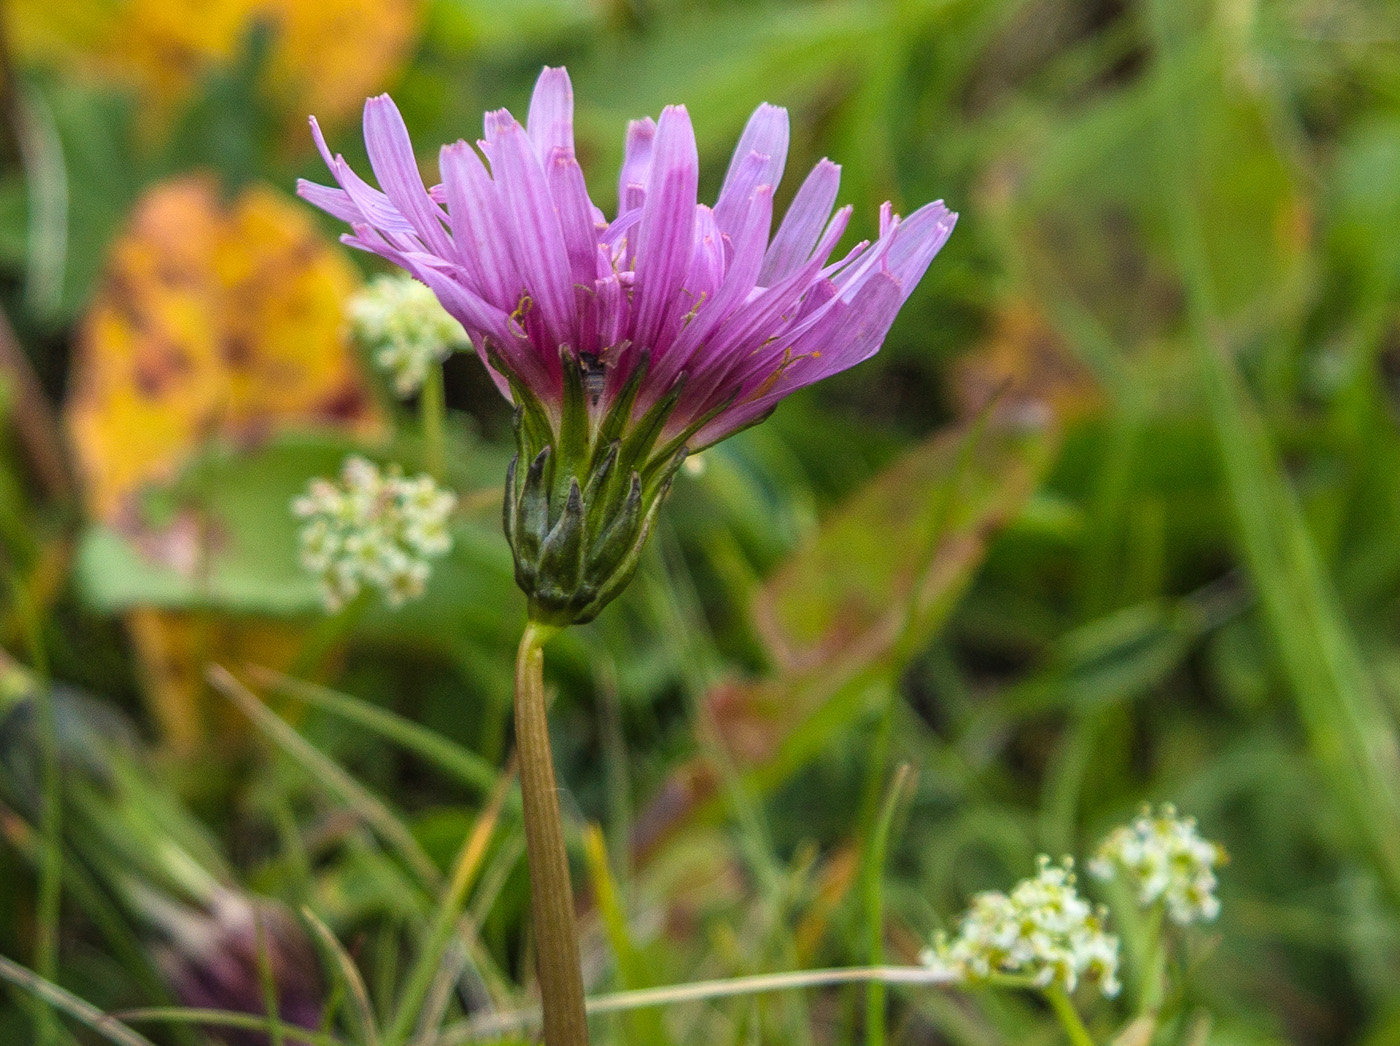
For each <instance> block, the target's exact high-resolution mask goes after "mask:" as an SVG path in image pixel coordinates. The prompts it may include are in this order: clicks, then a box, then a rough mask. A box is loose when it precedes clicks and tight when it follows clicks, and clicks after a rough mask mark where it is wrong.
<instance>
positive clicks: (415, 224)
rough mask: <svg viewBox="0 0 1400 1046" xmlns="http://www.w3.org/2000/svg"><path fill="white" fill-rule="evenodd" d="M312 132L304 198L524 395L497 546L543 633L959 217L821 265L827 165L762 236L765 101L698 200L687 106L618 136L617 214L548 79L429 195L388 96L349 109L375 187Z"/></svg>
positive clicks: (868, 313) (898, 297)
mask: <svg viewBox="0 0 1400 1046" xmlns="http://www.w3.org/2000/svg"><path fill="white" fill-rule="evenodd" d="M312 129H313V133H314V135H315V138H316V142H317V145H318V146H319V147H320V149H321V153H322V155H323V156H324V158H325V160H326V164H327V165H328V166H329V167H330V169H331V172H332V174H333V176H334V178H335V181H336V182H337V184H338V186H339V187H338V188H331V187H327V186H322V185H315V184H312V183H309V182H302V183H300V185H299V187H298V191H299V192H300V194H301V195H302V196H303V197H304V198H305V199H307V200H308V201H310V202H311V203H313V204H315V205H316V206H318V207H321V208H322V209H324V210H325V211H327V212H328V213H330V214H332V215H335V216H336V217H339V218H341V219H343V220H345V221H346V222H348V223H349V224H350V227H351V230H352V232H351V233H350V234H348V235H347V236H345V237H344V239H345V242H347V243H349V244H351V245H352V246H355V247H359V248H361V249H363V250H367V251H371V252H373V253H375V254H378V255H380V256H382V257H384V258H387V259H388V260H390V261H392V262H394V263H395V264H397V265H400V266H401V267H403V268H404V269H406V270H407V271H408V272H410V273H412V274H413V275H414V276H416V277H417V278H418V279H420V280H422V282H423V283H425V284H426V285H427V286H429V287H431V288H432V289H433V291H434V292H435V293H436V294H437V296H438V298H439V300H440V301H441V302H442V304H443V306H444V307H445V308H446V309H447V311H448V312H449V313H451V314H452V315H453V316H454V317H456V318H457V320H459V321H460V322H461V324H462V326H463V327H464V328H465V329H466V331H467V333H468V334H469V335H470V336H471V339H472V341H473V343H474V344H475V345H476V346H477V347H478V349H480V350H481V354H482V357H483V358H484V359H485V360H486V361H487V363H488V366H489V368H490V372H491V374H492V377H493V378H494V379H495V381H496V384H497V386H498V387H499V388H500V389H501V391H502V392H503V393H505V394H506V395H507V396H509V397H510V398H511V399H512V401H513V402H514V403H515V404H516V407H517V431H518V434H519V436H518V449H519V455H518V458H517V466H518V467H517V468H516V469H515V471H514V472H513V473H512V477H511V480H510V485H509V489H508V491H507V499H506V501H507V504H506V531H507V536H508V537H509V538H510V540H511V544H512V549H513V551H514V553H515V558H516V579H517V581H518V582H519V583H520V585H521V587H522V588H524V589H525V591H526V593H527V594H528V595H529V596H530V601H531V614H532V616H534V617H536V618H537V619H539V620H549V621H555V622H559V623H568V622H570V621H582V620H587V619H588V618H590V617H591V616H593V615H594V614H596V613H597V612H598V610H599V609H601V607H602V606H603V605H604V604H605V603H606V602H607V601H608V600H610V599H611V598H612V597H613V595H615V594H616V592H617V591H618V590H619V589H620V588H621V587H622V585H623V584H625V583H626V580H627V578H628V577H629V576H630V574H631V572H632V570H633V569H635V565H636V558H637V555H639V554H640V549H641V546H642V544H643V543H644V542H645V539H646V534H647V532H648V529H649V526H650V523H651V520H652V519H653V518H654V515H655V511H656V507H657V506H658V505H659V504H660V501H661V499H662V497H663V496H664V493H665V491H666V489H667V487H668V484H669V482H670V478H671V476H672V474H673V473H674V471H675V469H676V468H677V467H678V466H679V464H680V462H681V461H682V460H683V458H684V456H685V455H686V453H687V452H688V451H695V450H699V449H701V448H703V447H706V446H709V445H710V444H712V443H715V442H717V441H718V440H721V439H723V438H725V437H726V436H728V435H731V434H732V433H734V432H737V431H739V430H740V429H742V428H745V427H746V426H748V425H752V424H754V423H755V422H757V421H759V420H761V419H762V418H764V417H765V416H767V414H768V413H769V412H770V411H771V410H772V409H773V408H774V407H775V405H776V404H777V403H778V401H779V400H781V399H783V397H785V396H787V395H789V394H790V393H792V392H793V391H795V390H796V389H799V388H801V387H803V386H805V385H809V384H811V383H812V382H814V381H818V380H820V379H821V378H824V377H827V376H829V375H831V374H835V373H836V372H838V371H841V370H844V369H846V368H847V367H850V366H853V365H854V364H856V363H859V362H860V361H861V360H864V359H866V358H867V357H869V356H871V355H873V354H874V353H875V352H876V351H877V350H878V349H879V347H880V344H881V342H882V341H883V340H884V337H885V334H886V332H887V331H888V330H889V328H890V325H891V324H892V323H893V321H894V318H895V315H896V314H897V313H898V311H899V308H900V306H901V305H902V304H903V302H904V300H905V299H906V298H907V297H908V296H909V293H910V292H911V291H912V290H913V289H914V287H915V285H916V284H917V283H918V281H919V279H920V278H921V277H922V276H923V274H924V270H925V269H926V268H927V267H928V265H929V262H930V261H931V260H932V259H933V256H934V255H935V254H936V253H937V252H938V250H939V248H940V247H942V245H943V243H944V242H945V241H946V240H947V238H948V236H949V234H950V233H951V232H952V229H953V224H954V221H955V220H956V216H955V215H953V214H952V213H951V212H950V211H949V210H948V209H947V208H946V207H944V206H943V204H942V203H931V204H928V205H926V206H924V207H922V208H920V209H919V210H917V211H915V212H914V213H913V214H911V215H909V217H907V218H901V217H899V216H898V215H896V214H894V212H893V211H892V210H891V208H890V207H889V205H888V204H887V205H885V207H884V208H883V209H882V211H881V214H880V225H879V237H878V238H877V240H876V241H875V242H874V243H868V242H866V243H860V244H857V245H856V246H855V247H854V248H853V249H851V250H850V251H849V252H848V253H847V254H845V255H844V256H842V257H840V258H837V259H836V260H834V261H833V260H832V254H833V251H834V250H835V248H836V244H837V241H838V240H839V239H840V238H841V234H842V233H843V232H844V230H845V227H846V223H847V221H848V219H849V217H850V213H851V211H850V208H849V207H846V208H842V209H840V210H838V211H836V212H835V213H834V214H833V212H832V208H833V206H834V204H835V201H836V194H837V188H838V182H839V177H840V168H839V167H838V166H837V165H836V164H834V163H832V162H830V161H829V160H823V161H821V162H820V163H819V164H817V166H816V167H815V168H814V169H813V170H812V172H811V173H810V174H809V175H808V176H807V178H806V180H805V181H804V182H803V183H802V186H801V188H799V189H798V191H797V195H796V196H795V198H794V199H793V202H792V205H791V206H790V207H789V208H788V211H787V214H786V215H785V216H784V217H783V220H782V222H781V223H780V224H779V225H778V228H777V231H776V232H772V223H773V194H774V190H775V189H776V187H777V185H778V181H779V178H780V177H781V175H782V172H783V166H784V163H785V161H786V158H787V148H788V121H787V113H786V112H785V111H784V110H783V109H780V108H777V107H775V106H771V105H762V106H760V107H759V108H758V110H757V111H756V112H755V113H754V114H753V117H752V118H751V119H750V120H749V123H748V126H747V127H746V128H745V130H744V132H743V134H742V136H741V137H740V139H739V144H738V148H737V149H736V150H735V153H734V158H733V160H732V161H731V162H730V165H729V170H728V173H727V174H726V176H725V179H724V183H723V186H722V188H721V189H720V192H719V196H718V198H717V199H716V201H715V203H714V205H713V206H710V205H707V204H702V203H700V202H699V201H698V198H697V186H698V184H699V176H700V169H699V159H698V155H697V151H696V145H695V135H694V133H693V131H692V129H691V125H690V116H689V114H688V113H687V112H686V110H685V107H684V106H670V107H668V108H666V109H665V110H664V111H663V112H662V114H661V118H660V119H659V120H657V121H653V120H651V119H643V120H638V121H634V122H632V123H631V124H630V125H629V127H628V131H627V142H626V150H625V155H624V158H623V162H622V170H621V173H620V175H619V178H618V208H617V213H616V214H615V216H614V217H613V218H612V219H611V220H609V219H608V218H607V217H606V216H605V215H604V214H603V212H602V211H601V210H599V209H598V208H597V207H596V206H594V204H593V202H592V201H591V200H590V199H589V196H588V191H587V188H586V186H585V183H584V177H583V171H582V168H581V167H580V166H579V162H578V158H577V156H576V155H575V152H574V135H573V90H572V87H571V86H570V83H569V77H568V74H567V73H566V72H565V71H564V70H563V69H546V70H545V71H544V72H543V74H542V75H541V76H540V79H539V82H538V83H537V84H536V87H535V92H534V96H533V98H532V100H531V102H530V110H529V114H528V117H527V119H526V122H525V125H524V126H522V125H521V124H520V123H519V122H518V121H517V120H516V119H515V117H513V116H512V115H511V114H510V113H509V112H507V111H505V110H498V111H496V112H492V113H488V114H487V115H486V121H485V138H484V139H483V140H481V141H479V142H478V143H477V147H478V148H479V150H480V152H478V148H473V147H472V146H471V145H469V144H468V143H466V142H464V141H459V142H456V143H454V144H450V145H446V146H444V147H443V148H442V151H441V154H440V157H439V170H440V172H441V176H442V183H441V184H440V185H435V186H432V187H431V188H429V187H427V186H425V185H424V183H423V180H422V177H421V176H420V174H419V170H418V166H417V162H416V160H415V158H414V154H413V148H412V145H411V143H410V141H409V137H408V131H407V129H406V127H405V125H404V122H403V119H402V117H400V115H399V111H398V109H397V108H396V107H395V106H394V103H393V102H392V101H391V100H390V99H389V98H388V97H387V96H380V97H378V98H372V99H370V100H369V101H368V102H367V103H366V105H365V143H366V146H367V148H368V152H369V159H370V165H371V167H372V168H373V170H374V174H375V176H376V178H377V179H378V181H379V184H380V187H381V189H382V191H380V189H375V188H373V187H371V186H370V185H369V184H368V183H367V182H365V181H364V180H363V179H362V178H360V176H359V175H357V174H356V173H355V172H354V171H352V170H351V169H350V166H349V165H348V164H347V163H346V162H345V160H344V159H343V158H342V157H340V156H336V155H332V154H331V152H330V149H329V148H328V147H327V146H326V143H325V140H324V138H323V137H322V136H321V132H320V130H319V128H317V127H316V126H315V123H314V121H313V125H312ZM483 157H484V161H483ZM488 164H489V167H488ZM770 233H771V235H770Z"/></svg>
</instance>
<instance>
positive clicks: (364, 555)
mask: <svg viewBox="0 0 1400 1046" xmlns="http://www.w3.org/2000/svg"><path fill="white" fill-rule="evenodd" d="M456 505H457V497H456V495H455V494H452V493H451V492H450V491H445V490H442V489H440V488H439V487H438V485H437V484H436V483H434V482H433V480H432V479H431V478H430V477H428V476H415V477H407V476H405V475H404V474H403V470H402V469H400V468H399V467H398V466H397V465H390V466H389V467H388V468H387V469H386V470H384V471H380V469H378V468H376V467H375V466H374V465H373V464H371V463H370V462H369V461H366V460H365V459H364V458H361V457H356V456H351V457H349V458H346V459H345V464H344V465H343V466H342V467H341V471H340V481H339V482H338V483H335V482H332V481H330V480H327V479H315V480H312V481H311V485H310V487H309V488H308V489H307V492H306V493H305V494H304V495H302V496H301V497H299V498H297V499H296V500H295V501H294V502H292V511H293V512H294V513H295V514H296V515H297V516H298V517H300V518H301V519H304V520H306V523H305V525H304V526H303V527H302V530H301V563H302V566H303V567H305V568H306V569H307V570H308V571H310V572H311V573H313V574H315V575H316V576H317V577H319V578H320V579H321V586H322V593H323V595H324V597H325V601H326V607H327V609H330V610H336V609H338V608H340V607H342V606H344V605H345V603H347V602H348V601H349V600H352V599H354V598H355V597H356V596H357V595H359V594H360V591H361V590H362V589H363V588H365V587H366V586H368V587H370V588H376V589H379V590H380V591H381V592H383V594H384V598H385V599H386V600H387V602H388V603H389V605H390V606H394V607H397V606H401V605H402V604H403V603H404V602H405V601H406V600H409V599H416V598H417V597H418V596H421V595H422V594H423V590H424V588H425V587H426V586H427V583H428V576H429V574H430V572H431V568H430V566H429V560H432V559H436V558H437V557H439V556H442V555H445V554H446V553H447V552H448V551H449V550H450V549H451V548H452V535H451V533H450V532H449V531H448V528H447V522H448V517H449V516H450V515H451V514H452V510H453V509H454V508H455V507H456Z"/></svg>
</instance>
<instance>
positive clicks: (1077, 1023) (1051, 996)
mask: <svg viewBox="0 0 1400 1046" xmlns="http://www.w3.org/2000/svg"><path fill="white" fill-rule="evenodd" d="M1045 998H1046V1000H1047V1001H1049V1003H1050V1008H1051V1009H1052V1010H1054V1011H1055V1016H1056V1017H1057V1018H1059V1021H1060V1027H1061V1028H1063V1029H1064V1030H1065V1038H1067V1039H1069V1041H1070V1043H1071V1046H1094V1037H1093V1036H1092V1035H1090V1034H1089V1029H1088V1028H1086V1027H1084V1021H1083V1020H1081V1019H1080V1017H1079V1011H1078V1010H1076V1009H1075V1008H1074V1003H1072V1002H1071V1001H1070V998H1069V995H1068V994H1067V993H1066V992H1065V990H1064V989H1063V988H1060V987H1058V986H1057V987H1054V988H1047V989H1046V990H1045Z"/></svg>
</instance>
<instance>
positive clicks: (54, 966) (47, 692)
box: [6, 571, 63, 1046]
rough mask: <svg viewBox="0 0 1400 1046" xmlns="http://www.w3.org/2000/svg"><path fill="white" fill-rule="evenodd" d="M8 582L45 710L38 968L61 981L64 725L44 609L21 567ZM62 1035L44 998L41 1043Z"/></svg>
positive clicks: (38, 1027)
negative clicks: (59, 717)
mask: <svg viewBox="0 0 1400 1046" xmlns="http://www.w3.org/2000/svg"><path fill="white" fill-rule="evenodd" d="M6 574H7V575H10V572H9V571H6ZM8 580H9V581H10V587H11V590H12V594H13V596H14V602H15V608H16V610H17V611H18V614H19V620H20V626H21V628H22V629H23V631H24V635H25V640H26V642H27V644H28V647H29V657H30V661H31V663H32V665H33V668H34V679H35V686H34V703H35V705H36V706H37V708H38V711H39V716H38V719H39V722H38V727H39V758H40V778H39V782H40V790H41V792H42V795H43V806H42V807H41V810H40V817H39V827H40V832H41V833H42V835H43V839H44V860H43V865H42V866H41V870H40V873H39V896H38V903H37V916H38V918H37V926H36V929H35V941H34V968H35V970H36V971H37V972H38V974H39V976H40V977H42V978H44V979H45V980H46V981H55V980H57V979H58V976H57V975H58V929H59V927H58V922H59V916H60V914H61V912H60V909H61V905H62V896H63V793H62V783H61V781H60V772H61V768H60V766H59V753H58V724H57V721H56V717H55V715H54V705H53V689H52V685H51V679H50V677H49V662H48V651H47V649H46V648H45V646H44V635H43V626H42V624H41V623H40V621H39V614H38V611H37V610H36V609H35V607H34V604H33V603H32V602H31V601H30V595H29V590H28V589H27V588H26V586H25V584H24V581H23V579H22V578H21V577H20V576H19V573H18V571H15V572H14V573H13V574H12V575H11V576H9V577H8ZM57 1035H58V1027H57V1022H56V1020H55V1017H54V1011H53V1009H52V1008H51V1006H50V1005H49V1000H47V999H46V998H43V997H42V996H41V997H40V1005H39V1007H38V1010H37V1014H36V1017H35V1041H36V1042H38V1043H40V1044H41V1046H48V1044H49V1043H52V1042H54V1041H56V1038H57Z"/></svg>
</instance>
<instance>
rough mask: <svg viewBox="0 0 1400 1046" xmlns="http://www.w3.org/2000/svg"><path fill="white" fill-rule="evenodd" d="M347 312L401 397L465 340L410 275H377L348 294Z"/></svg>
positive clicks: (463, 333) (456, 325) (415, 388)
mask: <svg viewBox="0 0 1400 1046" xmlns="http://www.w3.org/2000/svg"><path fill="white" fill-rule="evenodd" d="M347 311H348V312H349V316H350V326H351V329H352V330H353V331H354V334H355V337H356V338H357V339H358V340H359V341H360V342H362V343H363V344H364V345H365V346H366V347H368V348H369V349H370V350H372V351H373V353H374V362H375V363H377V364H378V365H379V366H381V367H383V368H384V369H385V370H386V371H388V372H389V373H390V374H392V375H393V378H394V391H395V392H397V393H398V394H399V395H400V396H412V395H413V394H414V393H415V392H417V391H418V390H419V389H421V388H422V387H423V382H424V381H425V380H426V379H427V377H428V369H429V368H430V367H436V366H437V365H438V364H439V363H441V362H442V361H443V360H445V359H447V357H448V356H450V355H451V354H452V351H453V349H456V348H461V347H464V346H466V345H467V344H468V339H467V332H466V331H465V330H463V329H462V325H461V324H460V323H458V322H457V321H456V320H454V319H453V318H452V317H451V316H449V315H448V314H447V312H446V310H444V309H443V307H442V305H440V304H439V303H438V300H437V297H436V295H434V294H433V292H432V291H430V290H429V289H428V288H427V287H425V286H423V284H421V283H419V282H418V281H417V280H415V279H414V278H413V277H411V276H407V275H405V276H376V277H375V278H374V279H373V280H372V281H371V282H370V284H369V286H367V287H366V288H365V289H364V290H362V291H360V292H359V293H358V294H356V295H355V296H354V297H352V298H351V299H350V303H349V305H348V307H347Z"/></svg>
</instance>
